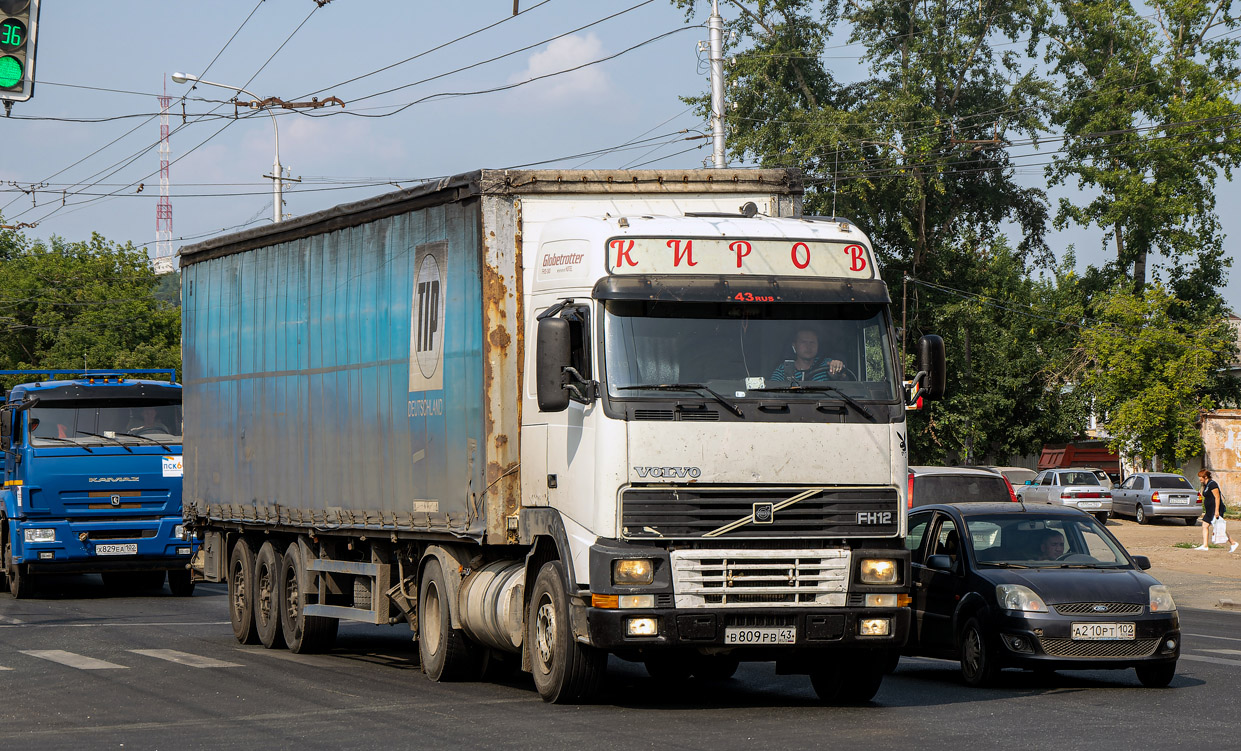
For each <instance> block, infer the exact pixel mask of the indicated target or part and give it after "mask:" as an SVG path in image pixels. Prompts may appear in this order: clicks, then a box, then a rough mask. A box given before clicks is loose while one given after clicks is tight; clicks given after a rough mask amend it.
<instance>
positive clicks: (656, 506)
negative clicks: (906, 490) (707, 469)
mask: <svg viewBox="0 0 1241 751" xmlns="http://www.w3.org/2000/svg"><path fill="white" fill-rule="evenodd" d="M899 523H900V507H899V499H898V498H897V494H896V489H895V488H875V487H862V488H859V487H831V488H805V487H776V488H771V487H768V488H754V487H740V488H736V487H717V486H707V485H677V486H641V487H629V488H626V489H624V490H622V491H621V534H622V536H623V537H625V538H627V539H631V540H659V539H666V540H677V539H681V540H684V539H701V538H705V539H713V538H719V539H727V540H738V539H772V538H780V537H790V538H804V537H820V538H823V537H829V538H830V537H863V536H864V537H890V536H893V535H895V534H896V533H897V530H898V528H899V527H898V525H899Z"/></svg>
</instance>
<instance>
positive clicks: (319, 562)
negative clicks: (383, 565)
mask: <svg viewBox="0 0 1241 751" xmlns="http://www.w3.org/2000/svg"><path fill="white" fill-rule="evenodd" d="M306 569H307V570H308V571H323V572H326V573H329V574H353V575H355V576H378V575H379V564H377V563H361V562H359V561H333V560H329V559H327V558H315V559H314V560H312V561H310V562H309V563H308V564H306Z"/></svg>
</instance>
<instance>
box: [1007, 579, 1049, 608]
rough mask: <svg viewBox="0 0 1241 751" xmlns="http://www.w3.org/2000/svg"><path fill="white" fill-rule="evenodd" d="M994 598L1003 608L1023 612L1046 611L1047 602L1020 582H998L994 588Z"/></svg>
mask: <svg viewBox="0 0 1241 751" xmlns="http://www.w3.org/2000/svg"><path fill="white" fill-rule="evenodd" d="M995 599H997V600H999V601H1000V607H1001V608H1004V609H1005V610H1019V611H1021V612H1023V613H1046V612H1047V603H1045V602H1043V598H1042V597H1039V596H1038V595H1037V594H1035V593H1034V590H1033V589H1030V588H1029V587H1026V586H1023V585H1021V584H1000V585H998V586H997V587H996V588H995Z"/></svg>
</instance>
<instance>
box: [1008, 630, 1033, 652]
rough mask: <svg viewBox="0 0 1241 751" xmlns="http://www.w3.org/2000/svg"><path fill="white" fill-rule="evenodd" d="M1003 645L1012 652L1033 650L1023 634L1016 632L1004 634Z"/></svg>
mask: <svg viewBox="0 0 1241 751" xmlns="http://www.w3.org/2000/svg"><path fill="white" fill-rule="evenodd" d="M1004 645H1005V646H1006V647H1008V648H1009V649H1011V650H1013V651H1014V652H1033V651H1034V648H1033V647H1031V646H1030V642H1029V641H1028V640H1027V639H1026V637H1024V636H1019V635H1017V634H1005V635H1004Z"/></svg>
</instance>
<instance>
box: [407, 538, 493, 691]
mask: <svg viewBox="0 0 1241 751" xmlns="http://www.w3.org/2000/svg"><path fill="white" fill-rule="evenodd" d="M449 592H450V590H449V589H448V582H447V580H446V579H445V577H444V569H443V567H441V566H440V562H439V560H438V559H436V558H431V559H430V560H428V561H427V565H426V567H425V568H424V569H423V570H422V581H421V582H420V583H419V586H418V660H419V662H420V663H421V664H422V672H424V673H426V674H427V677H428V678H430V679H431V680H433V681H445V682H447V681H464V680H471V679H474V678H477V677H478V676H479V674H480V673H481V671H482V666H481V665H480V660H479V657H480V651H479V649H478V648H477V647H475V645H474V644H473V643H471V642H470V639H469V637H467V636H466V635H465V632H464V631H462V630H460V629H455V628H453V627H452V613H451V611H450V608H451V607H452V603H451V602H450V601H451V600H452V597H451V596H450V594H449Z"/></svg>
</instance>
